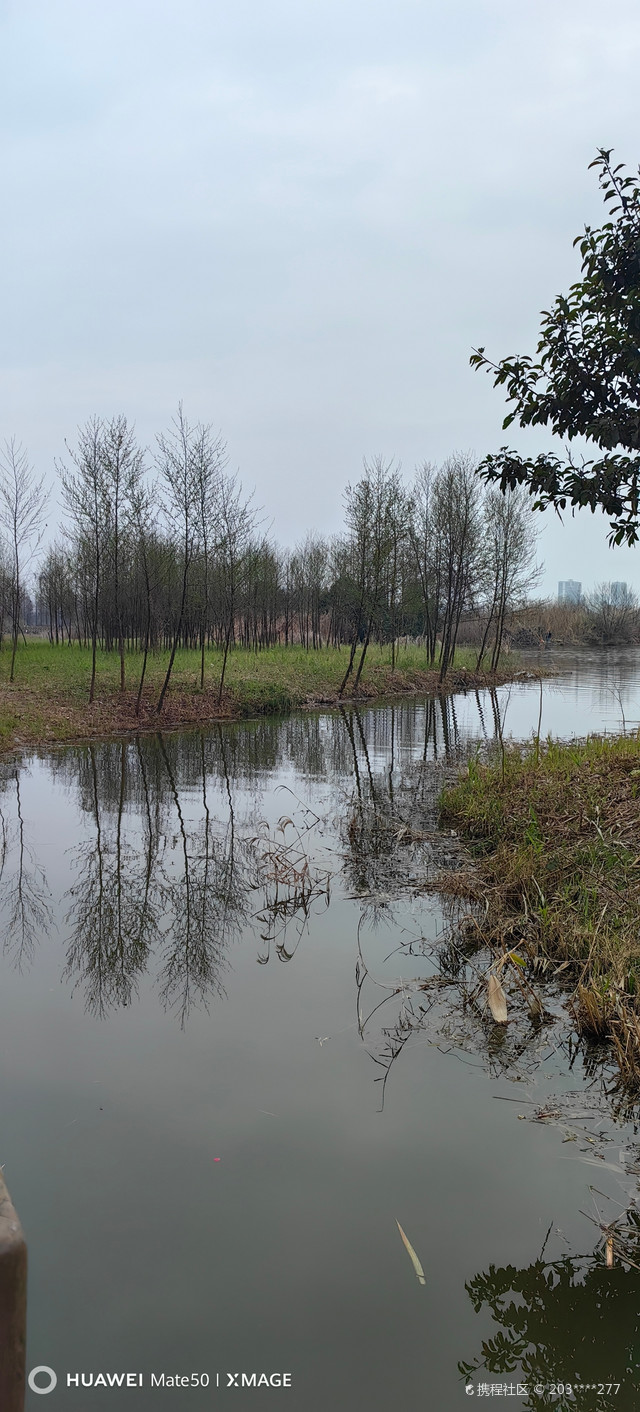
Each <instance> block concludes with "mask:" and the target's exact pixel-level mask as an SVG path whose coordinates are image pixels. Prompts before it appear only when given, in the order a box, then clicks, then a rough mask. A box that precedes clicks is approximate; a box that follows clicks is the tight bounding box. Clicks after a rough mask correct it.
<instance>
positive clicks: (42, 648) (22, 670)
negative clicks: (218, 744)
mask: <svg viewBox="0 0 640 1412" xmlns="http://www.w3.org/2000/svg"><path fill="white" fill-rule="evenodd" d="M348 660H349V649H348V648H347V647H342V648H339V649H335V648H329V649H327V648H323V649H321V650H320V651H317V652H313V651H309V652H307V651H306V650H305V649H304V648H303V647H299V646H295V647H271V648H268V649H267V650H266V651H263V652H254V651H251V650H247V649H243V648H236V649H234V650H233V651H232V652H231V653H230V654H229V659H228V662H227V672H226V677H225V689H224V696H223V700H222V704H221V707H219V706H218V686H219V681H220V671H221V667H222V653H221V652H219V651H217V650H212V651H209V652H207V654H206V663H205V686H204V690H203V691H202V690H201V689H200V654H199V652H197V651H188V650H180V651H178V652H177V653H176V658H175V663H174V670H173V675H172V678H171V686H170V689H169V692H168V693H167V696H166V698H165V705H164V710H163V713H162V716H161V717H158V716H157V715H156V712H155V707H156V703H157V700H158V696H159V693H160V688H161V686H162V682H163V679H164V675H165V672H166V669H167V664H168V661H169V653H168V652H165V651H163V652H158V653H150V654H149V659H148V664H147V673H146V678H145V686H144V698H143V705H142V711H141V715H140V718H138V717H137V716H136V714H135V702H136V695H137V689H138V681H139V675H140V668H141V664H142V656H141V653H139V652H130V653H127V657H126V690H125V692H124V693H121V692H120V689H119V687H120V660H119V657H118V654H117V652H102V651H99V652H98V660H97V676H96V692H95V701H94V702H93V704H92V705H91V706H89V704H88V692H89V682H90V677H91V651H90V649H89V648H85V647H80V646H78V645H77V644H72V645H71V646H68V645H64V646H63V645H59V646H57V647H56V646H53V645H52V644H51V643H49V642H47V641H43V640H41V639H31V640H29V641H28V642H27V643H26V645H21V646H20V649H19V651H18V655H17V658H16V670H15V680H14V682H12V683H10V682H9V680H8V676H9V666H10V652H9V650H7V648H6V645H5V647H3V649H2V650H1V651H0V749H5V750H6V749H8V748H11V747H12V746H13V745H17V746H18V747H20V746H23V745H26V744H37V743H49V742H50V741H63V740H72V739H74V738H75V739H78V738H81V737H82V738H87V737H91V736H93V737H98V736H101V735H102V736H104V735H107V734H112V733H116V732H121V731H127V730H136V729H138V728H140V727H145V728H146V729H149V728H151V726H152V725H153V727H154V728H157V727H158V725H160V724H164V725H165V726H167V727H170V726H179V725H187V724H188V725H195V724H198V723H204V722H207V721H211V720H212V719H229V718H234V719H238V718H241V717H246V716H255V715H265V714H284V713H287V712H289V711H291V710H295V709H296V708H298V707H303V706H312V705H314V704H317V705H321V704H323V703H328V704H330V703H334V702H335V701H336V699H337V693H338V690H339V687H340V683H341V681H342V678H343V676H344V672H345V669H346V666H347V662H348ZM356 660H357V659H356ZM510 663H511V671H510V675H513V673H514V669H515V668H514V661H513V659H510ZM474 665H475V662H474V653H473V652H472V651H469V650H467V651H464V650H463V651H461V652H459V653H458V654H457V655H456V660H455V664H454V667H453V668H452V670H451V673H450V675H449V678H448V687H449V689H455V687H456V686H457V685H459V684H460V682H461V681H462V680H466V681H467V682H468V683H469V684H472V682H473V680H474V675H473V668H474ZM465 674H470V675H466V676H465ZM475 679H476V680H477V678H475ZM502 679H504V677H503V678H502ZM352 680H353V679H352ZM436 686H437V673H435V672H429V670H428V668H427V664H426V659H425V653H424V650H420V649H418V648H408V649H400V652H399V655H398V659H397V663H396V667H395V670H394V671H393V672H392V670H391V649H390V647H384V648H379V647H372V648H371V649H370V651H369V653H368V655H367V659H366V663H365V667H364V671H363V674H362V677H361V680H360V686H359V695H361V696H363V697H364V698H366V699H369V700H371V699H374V698H376V697H378V698H379V697H383V696H388V695H394V694H395V695H397V694H401V693H403V692H414V693H415V692H420V691H422V692H425V691H428V690H432V689H434V688H435V687H436ZM351 690H352V686H351V683H350V684H349V686H348V688H347V693H346V698H345V699H348V697H349V695H350V692H351Z"/></svg>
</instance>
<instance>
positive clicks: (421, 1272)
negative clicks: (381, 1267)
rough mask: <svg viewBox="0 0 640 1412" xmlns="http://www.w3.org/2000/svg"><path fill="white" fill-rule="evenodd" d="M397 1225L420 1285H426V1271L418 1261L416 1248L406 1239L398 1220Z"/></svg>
mask: <svg viewBox="0 0 640 1412" xmlns="http://www.w3.org/2000/svg"><path fill="white" fill-rule="evenodd" d="M396 1225H397V1227H398V1230H399V1232H400V1235H401V1237H402V1244H403V1245H404V1247H405V1250H406V1251H407V1253H408V1255H409V1259H410V1260H411V1264H412V1265H413V1268H414V1270H415V1272H416V1275H417V1276H418V1280H419V1283H420V1284H421V1285H423V1284H426V1280H425V1277H424V1270H423V1268H422V1265H421V1264H420V1261H419V1259H418V1257H417V1255H416V1252H415V1250H414V1248H413V1246H412V1244H411V1241H410V1240H407V1237H406V1235H405V1233H404V1231H403V1229H402V1226H401V1225H400V1222H399V1221H398V1220H396Z"/></svg>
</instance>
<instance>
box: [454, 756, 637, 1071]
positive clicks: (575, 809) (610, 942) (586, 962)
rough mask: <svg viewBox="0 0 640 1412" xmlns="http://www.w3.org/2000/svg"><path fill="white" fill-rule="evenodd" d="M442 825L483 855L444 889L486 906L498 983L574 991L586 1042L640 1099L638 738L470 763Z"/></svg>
mask: <svg viewBox="0 0 640 1412" xmlns="http://www.w3.org/2000/svg"><path fill="white" fill-rule="evenodd" d="M441 819H442V823H443V824H446V825H447V827H449V828H455V829H456V830H457V831H458V832H459V834H460V835H461V837H462V838H463V839H464V840H466V841H467V843H468V845H469V846H470V848H471V851H472V853H473V855H474V866H473V868H472V869H465V870H463V871H461V872H460V873H452V874H449V875H447V876H446V877H445V878H444V879H442V880H441V883H442V890H443V891H446V892H448V893H449V894H450V895H453V896H457V897H460V898H466V899H468V900H470V901H471V902H472V903H474V904H476V908H477V913H476V921H475V923H474V924H473V926H474V930H475V934H476V936H477V938H478V941H479V944H480V945H486V946H488V947H489V948H490V950H491V951H492V952H493V953H494V955H495V957H496V966H495V968H494V969H495V971H496V974H497V976H498V977H500V976H504V975H507V974H510V975H513V977H514V980H516V981H517V980H518V976H520V977H521V979H522V981H523V982H524V983H526V984H528V983H529V982H531V984H532V985H533V986H534V987H535V985H536V983H537V982H539V981H540V979H544V980H546V981H551V980H552V979H553V980H555V981H556V982H557V983H558V984H559V985H560V986H561V987H562V989H563V991H565V993H566V991H567V990H568V991H569V1006H570V1010H571V1013H572V1015H573V1018H574V1021H575V1025H576V1029H577V1031H578V1033H579V1034H580V1035H581V1036H583V1037H584V1038H585V1039H587V1040H589V1041H594V1042H596V1043H603V1042H605V1043H607V1044H608V1045H610V1046H611V1048H612V1051H613V1053H614V1054H615V1058H616V1060H617V1063H618V1067H619V1070H620V1074H621V1077H622V1079H623V1080H624V1082H625V1084H627V1085H628V1086H630V1087H631V1088H634V1089H638V1088H640V738H638V736H636V735H634V736H632V737H626V736H622V737H614V738H593V739H590V740H587V741H585V742H582V743H579V744H578V743H570V744H554V743H552V742H548V743H539V744H536V743H535V742H534V743H533V744H532V745H531V746H528V747H527V748H526V749H525V750H524V751H520V750H517V749H514V750H509V749H507V750H506V751H503V752H502V755H501V757H498V758H497V759H496V760H494V761H493V762H491V763H490V764H480V763H478V762H474V761H472V762H471V763H470V764H469V765H468V767H467V770H466V773H465V774H464V776H463V777H462V778H461V779H460V780H459V781H458V782H457V783H456V784H455V785H453V786H452V787H451V788H449V789H447V790H445V792H444V794H443V796H442V800H441ZM438 886H439V887H440V881H439V884H438ZM474 910H475V909H474Z"/></svg>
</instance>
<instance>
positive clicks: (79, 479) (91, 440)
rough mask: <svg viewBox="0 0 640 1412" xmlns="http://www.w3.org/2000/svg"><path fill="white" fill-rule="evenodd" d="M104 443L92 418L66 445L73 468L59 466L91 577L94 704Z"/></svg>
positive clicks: (104, 521) (104, 513)
mask: <svg viewBox="0 0 640 1412" xmlns="http://www.w3.org/2000/svg"><path fill="white" fill-rule="evenodd" d="M101 440H102V422H101V421H100V418H99V417H90V418H89V420H88V422H86V423H85V425H84V426H83V427H80V428H79V431H78V445H77V447H75V448H74V447H70V446H69V445H68V444H67V453H68V456H69V459H70V461H71V465H72V467H73V469H70V468H69V467H67V466H65V465H64V464H59V465H58V470H59V472H60V478H61V481H62V491H63V495H64V499H65V502H66V505H67V508H68V510H69V511H70V513H71V516H72V519H73V522H74V526H75V531H76V537H77V548H78V550H79V551H80V552H81V553H82V552H83V554H84V559H85V565H86V569H87V576H88V584H87V588H88V600H89V601H88V603H87V609H88V612H89V617H90V625H91V683H90V686H89V701H90V702H91V701H93V699H94V696H95V690H96V658H97V650H98V628H99V623H100V593H101V589H102V575H103V563H104V556H105V550H106V538H107V533H108V519H109V515H108V502H107V489H106V485H105V478H104V457H103V454H102V445H101Z"/></svg>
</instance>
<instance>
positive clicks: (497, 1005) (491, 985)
mask: <svg viewBox="0 0 640 1412" xmlns="http://www.w3.org/2000/svg"><path fill="white" fill-rule="evenodd" d="M487 1000H488V1001H489V1009H490V1011H491V1014H492V1015H493V1018H494V1020H495V1022H496V1024H497V1025H506V1023H507V997H506V995H505V993H504V991H503V989H502V986H501V985H500V981H499V980H498V977H497V976H494V975H493V973H492V974H491V975H490V976H489V978H488V980H487Z"/></svg>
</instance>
